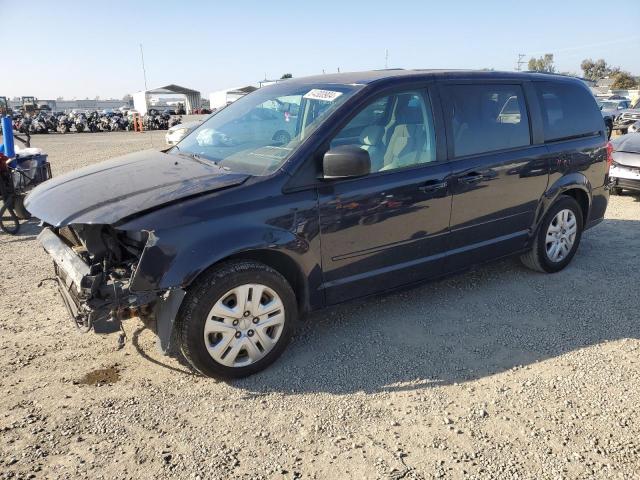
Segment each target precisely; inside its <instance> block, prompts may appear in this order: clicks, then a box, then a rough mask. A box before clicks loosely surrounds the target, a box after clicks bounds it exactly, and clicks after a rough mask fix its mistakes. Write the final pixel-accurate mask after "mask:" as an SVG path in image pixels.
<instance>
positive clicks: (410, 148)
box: [26, 70, 611, 378]
mask: <svg viewBox="0 0 640 480" xmlns="http://www.w3.org/2000/svg"><path fill="white" fill-rule="evenodd" d="M285 99H286V101H285ZM285 103H286V104H288V105H289V107H287V108H288V110H287V111H286V112H282V111H280V110H279V108H280V107H278V106H279V105H281V104H285ZM291 104H296V105H297V109H296V115H295V117H292V115H291V114H290V113H288V117H289V121H288V122H287V121H286V120H285V121H284V122H285V123H288V124H290V127H287V128H291V129H290V130H288V129H287V131H288V132H290V136H291V138H290V139H289V141H288V142H286V143H285V142H284V141H283V140H282V139H280V138H277V135H276V133H277V132H278V131H280V128H281V123H280V120H282V119H276V118H275V116H276V115H277V114H278V112H280V113H282V114H283V117H284V114H285V113H287V112H290V111H291V108H290V105H291ZM265 105H272V106H274V107H273V112H263V111H261V110H264V109H265ZM292 118H295V120H292ZM240 123H244V125H243V126H242V130H240V127H239V124H240ZM236 132H238V133H237V134H236ZM609 151H610V150H609V149H608V148H607V139H606V135H605V126H604V123H603V120H602V117H601V115H600V112H599V110H598V107H597V105H596V102H595V99H594V98H593V96H592V95H591V93H590V92H589V90H588V89H587V88H586V86H585V85H584V84H583V83H582V82H581V81H580V80H576V79H572V78H569V77H562V76H556V75H544V74H532V73H516V72H512V73H500V72H461V71H451V72H448V71H429V70H423V71H403V70H391V71H390V70H387V71H374V72H363V73H348V74H331V75H321V76H316V77H308V78H299V79H291V80H287V81H286V82H281V83H277V84H273V85H269V86H266V87H264V88H261V89H259V90H257V91H255V92H253V93H251V94H249V95H246V96H244V97H242V98H241V99H239V100H237V101H236V102H234V103H233V104H231V105H229V106H227V107H226V108H225V109H223V110H221V111H219V112H217V113H216V114H215V115H213V116H211V117H210V118H209V119H208V120H207V121H205V122H203V123H202V125H200V126H199V127H197V128H196V129H195V130H194V131H193V132H192V133H190V134H189V135H188V136H187V137H185V138H184V139H183V140H182V141H181V142H180V143H179V144H178V145H177V146H175V147H173V148H171V149H169V150H166V151H164V152H158V151H143V152H137V153H133V154H130V155H126V156H124V157H120V158H117V159H114V160H111V161H107V162H105V163H100V164H96V165H93V166H90V167H87V168H83V169H80V170H77V171H75V172H70V173H67V174H65V175H60V176H58V177H55V178H53V179H52V180H50V181H48V182H46V183H44V184H43V185H41V186H39V187H37V188H35V189H34V190H33V192H32V193H31V194H30V195H29V196H28V197H27V199H26V207H27V209H28V210H29V211H30V212H31V213H32V214H33V215H34V216H36V217H38V218H40V219H41V220H42V222H43V223H44V226H45V228H44V229H43V231H42V233H41V234H40V235H39V240H40V242H41V243H42V245H43V246H44V248H45V250H46V251H47V252H48V253H49V254H50V256H51V257H52V259H53V261H54V266H55V272H56V277H57V279H58V282H59V284H60V291H61V293H62V296H63V299H64V300H65V303H66V305H67V306H68V309H69V312H70V315H71V317H72V318H73V320H74V322H75V323H76V324H77V325H78V326H79V327H81V328H83V329H90V328H91V326H92V325H98V324H101V323H103V322H109V321H111V322H114V323H117V322H119V321H120V320H122V319H125V318H128V317H130V316H139V317H141V318H142V319H143V320H144V321H146V322H148V323H149V325H151V326H153V328H154V329H155V331H156V332H157V334H158V337H159V342H160V345H161V347H162V348H163V349H164V350H165V351H167V350H168V349H170V348H171V347H172V345H173V344H174V343H173V342H176V344H177V346H178V347H179V348H180V350H181V351H182V353H183V354H184V356H185V357H186V358H187V360H188V361H189V362H190V363H191V365H193V367H194V368H195V369H197V370H198V371H200V372H202V373H203V374H205V375H211V376H215V377H223V378H232V377H243V376H246V375H249V374H252V373H255V372H258V371H260V370H262V369H264V368H265V367H266V366H268V365H269V364H270V363H272V362H273V361H274V360H275V359H276V358H277V357H278V356H279V355H280V354H281V353H282V351H283V350H284V348H285V346H286V344H287V342H288V341H289V339H290V338H291V336H292V334H293V332H294V330H295V327H296V325H297V323H298V321H299V320H300V319H301V318H303V317H304V316H305V315H306V314H307V313H308V312H310V311H314V310H318V309H320V308H322V307H326V306H329V305H335V304H339V303H341V302H345V301H348V300H351V299H354V298H359V297H365V296H368V295H374V294H375V295H377V294H381V293H383V292H387V291H391V290H394V289H398V288H405V287H407V286H410V285H414V284H416V283H419V282H423V281H426V280H430V279H433V278H438V277H442V276H443V275H447V274H452V273H455V272H458V271H461V270H464V269H467V268H469V267H470V266H472V265H476V264H481V263H484V262H487V261H491V260H494V259H498V258H502V257H505V256H508V255H521V256H522V259H523V262H524V264H525V265H527V266H528V267H530V268H532V269H534V270H537V271H540V272H548V273H553V272H558V271H560V270H562V269H563V268H565V267H566V266H567V265H568V264H569V262H571V260H572V258H573V256H574V254H575V253H576V250H577V249H578V245H579V244H580V239H581V236H582V234H583V232H584V231H585V230H586V229H588V228H590V227H592V226H594V225H596V224H598V223H599V222H601V221H602V219H603V216H604V213H605V209H606V207H607V203H608V199H609V193H608V183H609V179H608V173H607V172H608V169H609V164H610V163H609V162H610V161H611V157H610V155H609V154H608V153H609ZM496 308H500V306H497V307H496ZM434 314H437V312H436V313H434ZM397 329H398V331H399V332H401V333H400V334H403V333H402V331H403V330H402V325H397ZM404 334H406V335H411V333H410V332H405V333H404ZM372 348H373V347H372Z"/></svg>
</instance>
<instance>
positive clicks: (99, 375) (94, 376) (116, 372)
mask: <svg viewBox="0 0 640 480" xmlns="http://www.w3.org/2000/svg"><path fill="white" fill-rule="evenodd" d="M118 380H120V369H119V368H118V367H117V365H113V366H111V367H107V368H99V369H97V370H92V371H91V372H89V373H87V374H85V375H84V376H83V377H82V378H81V379H80V380H79V381H78V385H93V386H96V387H100V386H102V385H113V384H114V383H116V382H117V381H118Z"/></svg>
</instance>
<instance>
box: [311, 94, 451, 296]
mask: <svg viewBox="0 0 640 480" xmlns="http://www.w3.org/2000/svg"><path fill="white" fill-rule="evenodd" d="M431 105H432V102H431V101H430V97H429V95H428V94H427V93H426V92H425V91H422V90H416V91H402V92H398V93H393V94H390V95H386V96H383V97H379V98H377V99H374V100H373V101H372V102H371V103H370V104H368V105H367V106H365V107H364V108H363V109H362V110H361V111H360V112H359V113H358V114H357V115H356V116H355V117H354V118H353V119H352V120H351V121H350V122H349V123H348V124H347V125H346V126H345V127H344V128H343V129H342V130H341V131H340V133H338V134H337V135H336V136H335V137H334V138H333V140H332V141H331V145H330V146H331V147H335V146H338V145H346V144H356V145H358V146H360V148H363V149H365V150H367V151H368V152H369V155H370V158H371V165H372V169H371V173H370V174H369V175H367V176H365V177H361V178H355V179H348V180H336V181H332V182H329V183H326V184H325V185H323V186H322V187H320V188H319V189H318V198H319V216H320V219H319V220H320V235H321V248H322V268H323V275H324V278H323V288H324V291H325V298H326V301H327V303H328V304H334V303H338V302H341V301H343V300H348V299H350V298H355V297H360V296H364V295H368V294H371V293H375V292H379V291H384V290H388V289H391V288H394V287H398V286H400V285H404V284H409V283H412V282H415V281H419V280H423V279H425V278H429V277H433V276H437V275H440V274H441V272H442V262H443V260H442V258H443V255H444V252H445V250H446V248H447V234H448V229H449V216H450V213H451V194H450V193H449V188H448V185H447V180H448V177H449V166H448V164H447V163H446V162H441V161H439V158H441V157H438V155H437V150H438V149H437V148H436V130H437V129H436V127H435V125H434V118H433V114H432V108H431Z"/></svg>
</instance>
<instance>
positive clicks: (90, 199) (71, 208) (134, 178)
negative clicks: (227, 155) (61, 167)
mask: <svg viewBox="0 0 640 480" xmlns="http://www.w3.org/2000/svg"><path fill="white" fill-rule="evenodd" d="M247 178H248V175H245V174H239V173H231V172H228V171H226V170H224V169H223V168H220V167H218V166H216V165H215V164H214V163H212V162H209V161H207V160H197V159H194V158H191V157H187V156H182V155H173V154H167V153H163V152H158V151H156V150H145V151H142V152H136V153H132V154H129V155H125V156H122V157H117V158H114V159H112V160H109V161H106V162H102V163H98V164H95V165H92V166H89V167H85V168H81V169H79V170H75V171H73V172H70V173H67V174H65V175H60V176H58V177H54V178H53V179H51V180H48V181H46V182H44V183H42V184H40V185H38V186H37V187H36V188H34V189H33V190H32V191H31V193H30V194H29V195H28V196H27V198H26V199H25V207H26V208H27V210H28V211H29V212H30V213H31V214H32V215H33V216H34V217H36V218H39V219H40V220H43V221H44V222H46V223H48V224H50V225H53V226H55V227H61V226H64V225H68V224H72V223H87V224H92V223H95V224H113V223H116V222H118V221H120V220H122V219H124V218H126V217H129V216H131V215H135V214H138V213H142V212H145V211H147V210H151V209H154V208H157V207H160V206H162V205H165V204H168V203H172V202H175V201H176V200H179V199H181V198H187V197H192V196H195V195H200V194H203V193H207V192H211V191H214V190H218V189H221V188H226V187H230V186H233V185H239V184H241V183H242V182H244V181H245V180H246V179H247Z"/></svg>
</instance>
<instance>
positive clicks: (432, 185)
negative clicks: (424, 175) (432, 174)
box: [418, 182, 449, 193]
mask: <svg viewBox="0 0 640 480" xmlns="http://www.w3.org/2000/svg"><path fill="white" fill-rule="evenodd" d="M448 185H449V184H448V183H447V182H429V183H425V184H424V185H421V186H419V187H418V190H420V191H421V192H424V193H431V192H437V191H438V190H444V189H445V188H447V186H448Z"/></svg>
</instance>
